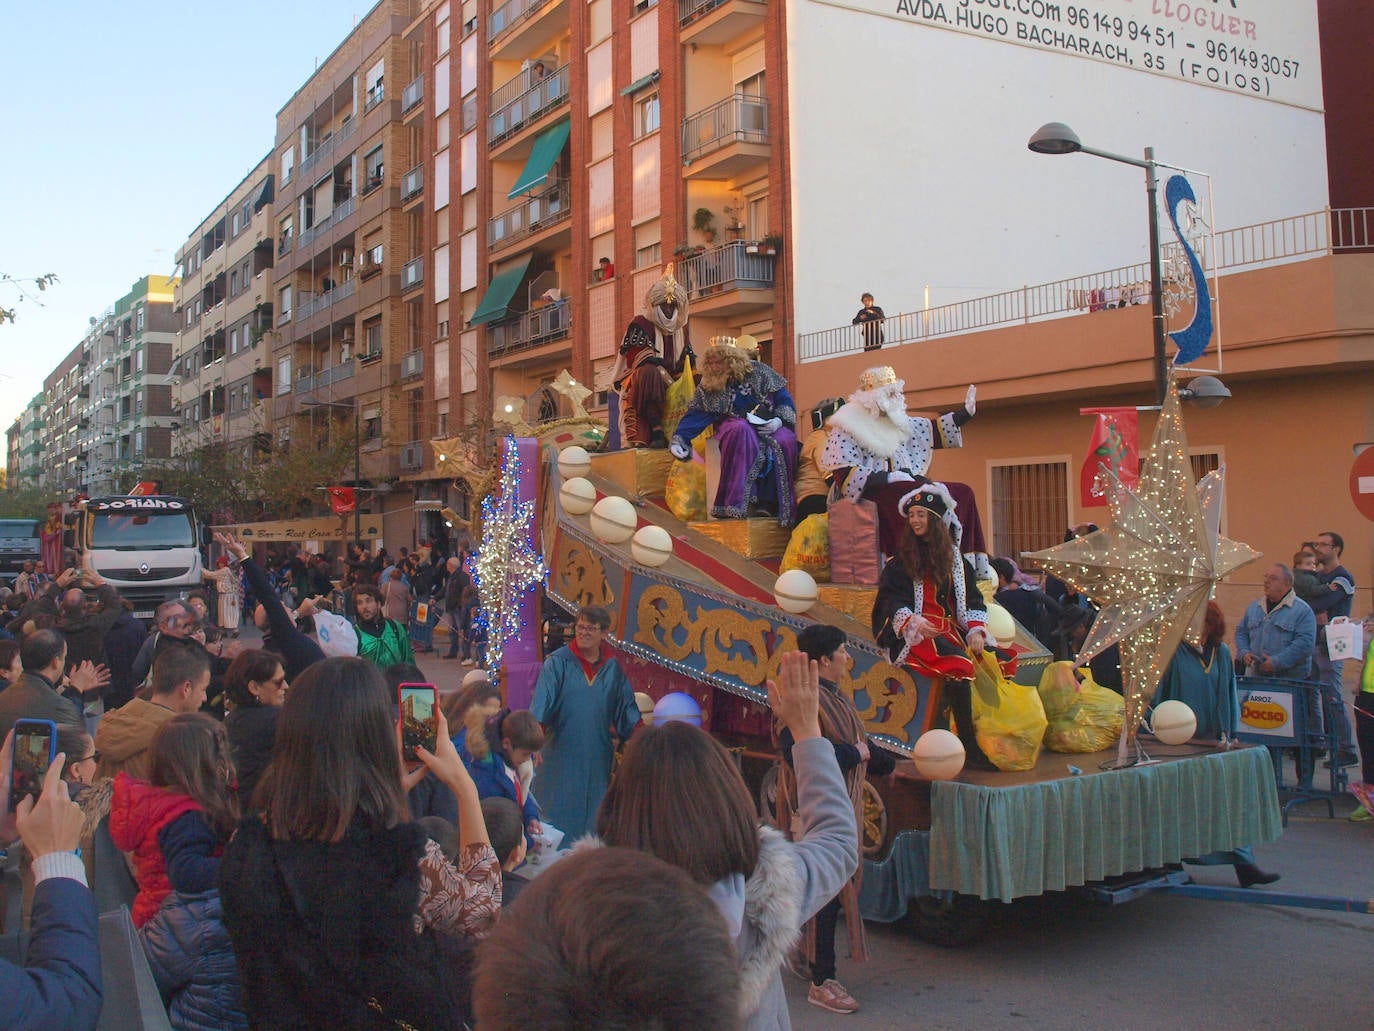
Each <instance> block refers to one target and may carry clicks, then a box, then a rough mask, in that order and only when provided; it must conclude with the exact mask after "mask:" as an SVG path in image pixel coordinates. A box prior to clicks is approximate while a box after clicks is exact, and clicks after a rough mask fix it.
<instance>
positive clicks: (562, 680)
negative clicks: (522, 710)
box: [530, 605, 639, 845]
mask: <svg viewBox="0 0 1374 1031" xmlns="http://www.w3.org/2000/svg"><path fill="white" fill-rule="evenodd" d="M610 627H611V614H610V613H609V612H607V611H606V609H605V608H603V607H602V606H600V605H587V606H584V607H583V608H582V609H580V610H579V611H578V613H577V623H576V625H575V627H574V631H575V633H574V637H573V641H572V643H571V644H568V645H565V646H564V647H562V648H559V649H558V650H557V651H556V652H554V653H553V654H552V655H550V656H549V657H548V658H547V659H545V660H544V665H543V668H542V669H540V671H539V680H538V682H537V683H536V684H535V686H534V701H533V702H532V703H531V704H530V712H532V713H533V714H534V718H535V719H537V720H538V721H539V722H540V723H542V724H543V725H544V731H545V733H546V734H547V737H546V739H545V743H544V749H543V751H542V752H541V753H540V757H541V759H542V765H540V766H539V768H538V769H537V770H536V771H535V775H534V784H533V786H532V788H531V790H532V792H533V794H534V796H535V798H536V799H537V800H538V801H539V807H540V809H541V810H543V814H544V819H545V822H547V823H551V824H553V826H555V827H557V828H558V829H559V830H561V831H563V833H564V834H565V835H566V837H565V838H564V842H565V843H566V844H569V845H570V844H572V842H573V841H575V840H576V839H577V838H580V837H582V836H583V835H585V834H587V833H589V832H590V831H591V830H592V825H593V823H594V822H595V820H596V810H597V807H598V806H600V805H601V797H602V796H603V795H604V794H605V793H606V787H607V785H609V784H610V781H611V760H612V758H613V756H614V754H615V748H616V746H617V744H619V743H621V742H624V741H625V740H626V739H627V738H629V736H630V734H631V733H632V732H633V731H634V729H635V725H636V724H637V723H639V706H638V705H637V704H636V703H635V696H634V691H632V690H631V689H630V682H629V681H628V680H627V679H626V678H625V673H624V671H623V670H621V668H620V665H619V664H618V663H617V662H616V661H615V659H613V658H612V657H611V654H610V651H609V649H607V648H606V646H605V645H604V644H603V643H602V639H603V637H604V636H605V634H606V631H607V630H609V629H610ZM612 735H614V740H612Z"/></svg>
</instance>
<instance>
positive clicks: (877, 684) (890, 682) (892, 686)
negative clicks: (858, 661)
mask: <svg viewBox="0 0 1374 1031" xmlns="http://www.w3.org/2000/svg"><path fill="white" fill-rule="evenodd" d="M840 689H841V690H842V691H845V692H846V693H847V694H848V695H849V697H850V699H851V700H852V701H853V702H854V709H855V711H857V712H858V714H859V719H861V720H863V721H864V724H865V725H866V726H867V727H868V729H869V731H870V732H871V733H875V734H887V735H888V736H889V737H894V738H896V739H897V740H898V741H907V742H910V741H911V734H910V732H909V730H908V729H907V727H908V724H910V723H911V721H912V720H913V719H915V718H916V707H917V704H918V703H919V702H920V696H919V694H918V692H917V690H916V682H915V681H914V680H912V678H911V673H910V672H909V671H908V670H906V669H903V668H902V667H900V666H893V665H891V664H890V663H886V662H879V663H875V664H874V665H872V666H869V667H868V669H866V670H864V672H863V673H862V674H860V675H859V676H858V677H853V678H851V679H849V680H845V681H841V682H840ZM860 692H862V693H863V694H864V695H865V696H867V698H868V704H867V705H861V704H860V703H859V695H860ZM920 729H921V728H919V727H918V728H917V729H916V733H917V734H919V733H920Z"/></svg>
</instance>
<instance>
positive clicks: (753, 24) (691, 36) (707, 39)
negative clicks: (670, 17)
mask: <svg viewBox="0 0 1374 1031" xmlns="http://www.w3.org/2000/svg"><path fill="white" fill-rule="evenodd" d="M766 13H767V7H765V6H764V4H763V3H762V0H678V3H677V19H678V25H679V26H680V27H681V28H680V33H679V39H680V41H681V43H682V45H683V46H686V45H688V44H689V43H697V44H703V45H706V46H719V45H721V44H723V43H728V42H730V41H731V40H734V39H738V38H739V37H740V36H743V35H744V34H745V33H747V32H751V31H753V30H755V29H757V28H758V26H759V25H760V24H761V23H762V22H763V18H764V15H765V14H766Z"/></svg>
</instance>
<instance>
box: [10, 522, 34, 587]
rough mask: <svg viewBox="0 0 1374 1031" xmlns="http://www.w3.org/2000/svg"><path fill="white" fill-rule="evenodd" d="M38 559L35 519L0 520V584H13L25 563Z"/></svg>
mask: <svg viewBox="0 0 1374 1031" xmlns="http://www.w3.org/2000/svg"><path fill="white" fill-rule="evenodd" d="M40 558H41V555H40V553H39V540H38V520H37V519H0V583H5V584H12V583H14V578H15V577H16V576H18V575H19V574H20V573H22V572H23V571H24V563H25V562H30V561H32V562H37V561H39V559H40Z"/></svg>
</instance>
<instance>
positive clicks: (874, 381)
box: [859, 365, 897, 390]
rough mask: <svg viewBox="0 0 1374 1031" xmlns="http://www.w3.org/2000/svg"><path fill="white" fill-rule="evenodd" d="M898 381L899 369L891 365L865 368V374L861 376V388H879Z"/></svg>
mask: <svg viewBox="0 0 1374 1031" xmlns="http://www.w3.org/2000/svg"><path fill="white" fill-rule="evenodd" d="M896 382H897V370H896V369H894V368H893V367H892V366H891V365H879V366H876V367H875V368H872V369H865V370H864V374H863V375H862V376H860V377H859V389H860V390H877V389H878V388H879V387H885V386H887V385H888V384H889V383H896Z"/></svg>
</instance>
